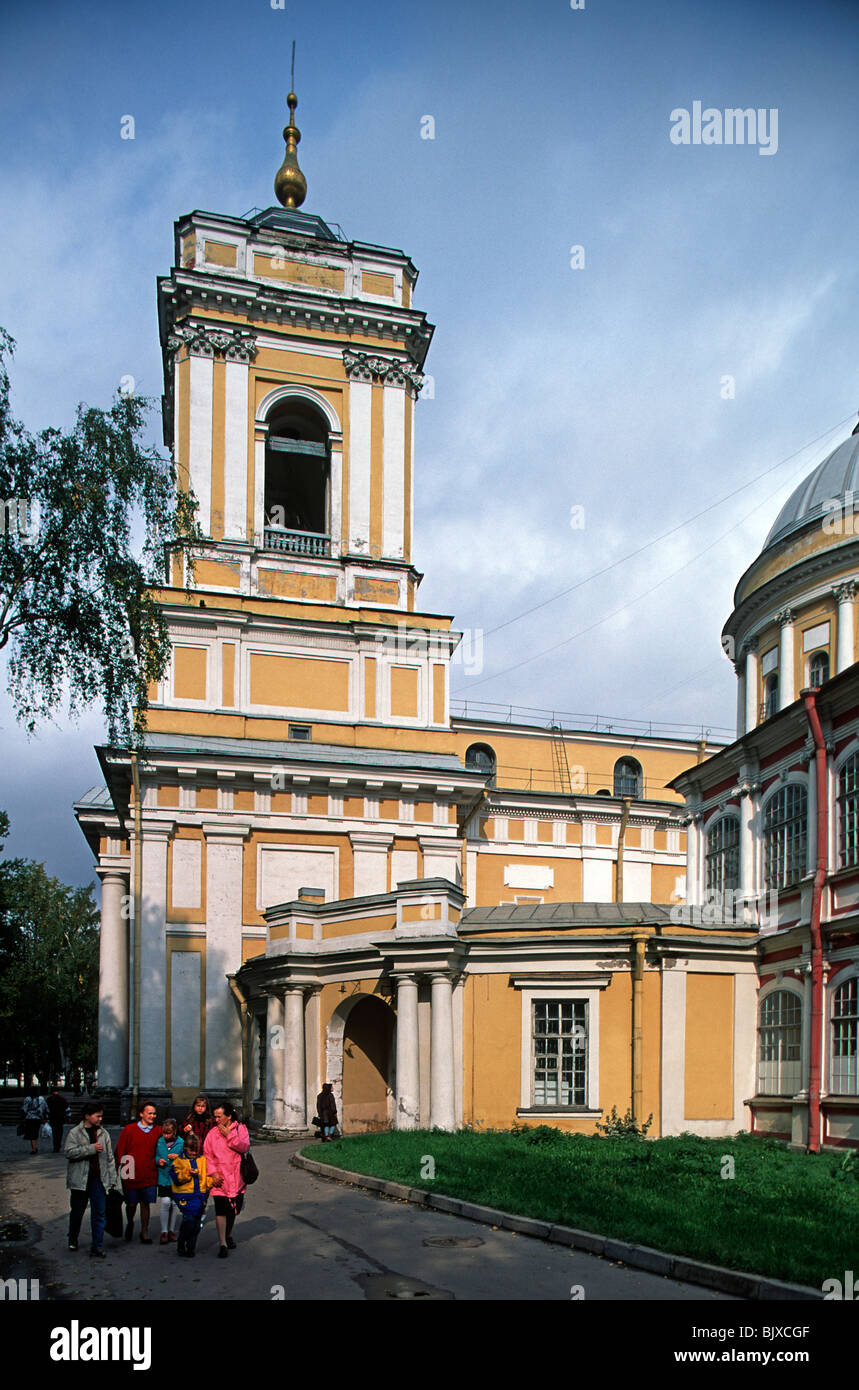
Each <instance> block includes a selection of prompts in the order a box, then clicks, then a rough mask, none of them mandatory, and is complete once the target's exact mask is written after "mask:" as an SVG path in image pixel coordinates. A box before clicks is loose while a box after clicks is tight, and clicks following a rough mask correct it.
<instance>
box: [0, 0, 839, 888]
mask: <svg viewBox="0 0 859 1390" xmlns="http://www.w3.org/2000/svg"><path fill="white" fill-rule="evenodd" d="M293 37H294V38H295V39H296V40H297V44H298V53H297V72H296V82H297V90H298V95H299V107H298V124H299V126H300V128H301V130H302V137H303V138H302V142H301V147H300V157H301V163H302V167H303V169H304V171H305V174H306V176H307V179H308V185H309V192H308V198H307V202H306V204H305V210H306V211H310V212H316V213H319V214H321V215H322V216H323V217H326V218H328V219H330V220H332V221H336V222H339V223H340V224H342V226H343V228H344V231H345V232H346V234H347V236H350V237H353V238H356V239H359V240H363V241H375V242H380V243H383V244H387V245H391V246H399V247H402V248H403V249H405V250H406V251H408V252H409V254H410V255H411V256H412V258H413V260H414V261H415V263H416V265H417V266H418V267H419V269H420V271H421V278H420V280H419V284H418V292H417V297H416V298H417V303H418V304H419V305H420V307H422V308H424V309H425V310H426V311H427V313H428V315H429V317H430V320H431V321H432V322H433V323H435V324H436V325H437V332H436V336H435V340H434V343H433V346H432V349H431V352H430V357H429V359H428V363H427V368H428V370H429V371H430V372H431V373H432V374H433V377H434V381H435V394H434V397H433V398H432V399H424V400H422V402H421V403H420V405H419V408H418V412H417V456H416V468H417V475H416V517H415V520H416V541H417V545H416V550H417V563H418V565H419V567H420V568H421V569H422V570H424V571H425V574H426V578H425V580H424V583H423V586H422V588H421V592H420V601H421V604H422V606H423V608H424V609H427V610H437V611H442V612H448V613H451V614H452V615H453V616H454V618H455V620H456V624H457V626H458V627H460V628H465V629H482V630H485V631H486V632H487V634H488V635H487V636H486V638H485V643H484V653H485V666H484V669H483V671H482V672H480V673H479V674H475V675H466V674H464V673H463V671H462V670H461V669H460V670H459V671H458V672H457V674H456V677H455V680H454V686H455V689H456V693H457V694H458V695H459V696H460V697H461V698H467V699H468V700H469V701H470V702H473V701H487V702H498V703H508V702H509V703H513V704H514V705H520V706H539V707H543V708H546V709H552V708H554V709H557V710H566V711H571V712H582V713H591V714H596V713H600V714H603V715H614V716H617V717H622V718H632V719H635V718H638V719H653V720H657V721H668V722H682V723H689V724H696V723H703V724H704V725H705V726H707V727H711V728H714V727H730V726H731V724H732V722H733V719H734V711H735V678H734V675H733V671H732V669H731V667H730V666H729V664H728V663H727V661H726V660H725V659H724V657H722V655H721V649H720V645H719V634H720V631H721V626H722V623H723V621H724V619H725V618H726V617H727V615H728V613H729V612H730V607H731V597H732V592H733V587H734V585H735V583H736V581H737V579H738V578H739V575H740V574H741V573H742V571H743V570H744V569H745V568H746V566H747V565H748V564H749V563H750V562H751V560H752V559H753V558H754V556H755V555H756V554H757V552H758V550H759V549H760V546H761V544H762V542H763V539H764V537H765V535H766V532H767V530H768V529H769V526H770V525H771V523H772V520H773V518H774V517H775V515H776V513H777V511H778V509H779V507H780V505H781V503H782V502H783V500H784V499H785V497H786V496H787V495H788V493H789V492H790V490H791V488H792V487H793V486H795V484H796V482H797V481H799V479H800V478H801V477H802V476H803V475H804V474H805V473H806V472H808V471H809V470H810V469H811V467H812V466H813V465H814V464H815V463H816V462H817V461H818V460H819V459H820V458H822V457H823V455H824V453H825V452H826V451H827V449H828V448H831V447H833V446H834V445H835V444H836V443H837V442H839V441H840V440H841V439H842V438H844V437H845V436H846V435H847V434H848V433H849V431H850V429H851V428H852V425H853V423H854V419H855V413H856V410H857V408H859V380H857V361H856V348H855V317H856V304H857V294H859V284H857V265H856V230H855V229H856V226H857V221H859V218H857V212H859V209H857V201H859V196H857V192H856V179H855V169H856V164H857V160H856V155H857V149H856V146H857V131H859V120H857V116H859V111H857V106H859V97H857V90H856V82H855V53H856V48H857V40H859V6H857V5H856V4H854V3H852V0H851V2H850V3H847V2H846V0H844V2H841V0H838V2H836V0H815V4H814V5H808V4H806V3H802V4H798V3H789V0H778V2H776V0H772V3H770V2H769V0H726V2H725V3H721V4H719V5H716V4H713V3H698V0H652V3H647V4H644V3H640V0H639V3H632V0H586V4H585V8H584V10H577V11H574V10H572V9H571V7H570V5H569V3H568V0H551V3H549V2H547V0H541V3H538V4H535V5H533V6H531V7H528V6H522V5H521V4H513V3H488V0H469V3H467V4H465V5H463V4H461V3H460V4H454V3H445V0H441V3H433V4H432V5H409V6H404V5H402V4H401V3H396V4H394V3H390V4H387V3H378V2H377V0H369V3H366V4H364V5H362V6H360V7H359V6H356V5H354V3H353V4H345V3H341V0H330V3H327V4H326V5H325V6H320V5H318V4H310V3H304V2H300V3H299V2H296V3H293V2H292V0H287V2H286V6H285V8H284V9H283V10H277V9H273V8H272V5H271V3H270V0H244V3H241V4H239V3H224V0H212V2H211V3H208V4H206V5H205V6H201V5H191V4H158V3H150V4H147V5H145V6H124V5H123V6H118V5H115V4H107V3H105V4H98V3H95V4H81V5H77V6H69V5H67V4H59V3H56V4H54V3H43V4H39V5H38V6H15V7H14V9H12V8H11V7H6V8H5V9H4V10H3V11H0V116H2V122H3V128H4V131H5V138H4V140H3V142H2V153H0V163H1V164H2V175H3V177H2V180H0V216H2V225H3V229H4V236H3V241H4V255H3V257H2V258H0V323H2V324H3V325H4V326H5V327H6V328H8V329H9V331H10V332H11V333H12V335H13V336H14V337H15V338H16V339H17V343H18V348H17V353H16V357H15V360H14V363H13V369H12V380H13V404H14V407H15V409H16V412H17V413H18V414H19V415H20V416H21V417H23V419H24V420H25V422H26V423H27V424H28V425H29V426H30V427H31V428H33V429H36V428H41V427H43V426H44V425H47V424H68V423H69V422H70V421H71V419H72V418H73V414H74V409H75V405H76V403H77V402H78V401H80V400H84V401H87V402H89V403H93V404H101V405H106V404H107V403H108V401H109V399H110V397H111V394H112V392H113V391H114V390H115V389H116V387H117V385H118V383H119V380H120V378H121V377H122V376H124V375H126V374H131V375H133V376H134V377H135V380H136V382H137V387H138V390H140V391H141V392H143V393H144V394H150V395H158V394H159V393H160V390H161V379H160V370H161V369H160V353H159V349H158V338H157V320H156V301H155V279H156V276H157V275H159V274H164V273H166V272H167V271H168V270H169V268H170V264H171V257H172V227H173V222H174V220H175V218H176V217H178V216H179V215H181V214H182V213H184V212H187V211H189V210H191V209H192V208H205V209H210V210H213V211H221V212H227V213H234V214H241V213H243V212H245V211H247V210H248V209H249V208H251V207H253V206H261V207H265V206H268V205H270V204H271V203H272V202H273V201H274V198H273V193H272V180H273V177H274V173H275V170H276V169H277V167H278V165H279V163H280V160H281V157H282V151H283V142H282V139H281V128H282V126H283V124H284V123H285V119H286V106H285V95H286V91H287V90H288V84H289V51H290V43H291V40H292V38H293ZM696 100H700V101H702V102H703V104H704V106H705V107H706V106H711V107H714V108H717V109H719V110H723V109H725V108H728V107H736V106H741V107H750V106H752V107H755V108H763V109H766V110H769V109H771V108H776V109H777V111H778V150H777V152H776V153H775V154H773V155H771V156H765V155H762V154H760V153H759V152H758V149H757V148H755V147H749V146H742V147H741V146H720V145H711V146H704V145H689V146H677V145H675V144H673V143H672V142H671V140H670V139H669V131H670V127H671V121H670V113H671V112H672V110H674V109H676V108H687V109H691V107H692V103H693V102H694V101H696ZM126 115H132V116H133V117H134V121H135V138H134V140H122V139H121V138H120V127H121V120H122V117H123V116H126ZM426 115H432V116H433V117H434V120H435V139H434V140H424V139H421V138H420V131H421V118H422V117H424V116H426ZM572 246H583V247H584V252H585V265H584V267H583V268H581V269H573V268H572V267H571V264H570V262H571V255H570V250H571V247H572ZM728 375H730V376H733V377H734V380H735V397H734V399H727V400H726V399H723V396H722V385H721V383H722V379H723V378H724V377H725V376H728ZM156 437H157V433H156V429H155V426H154V425H153V438H156ZM819 437H820V438H819ZM816 439H819V442H817V443H816V444H813V445H810V441H813V440H816ZM806 445H810V447H806V448H803V446H806ZM788 456H793V457H792V458H790V460H789V461H788V462H786V463H784V464H783V466H782V467H780V468H776V469H775V470H774V471H773V472H771V473H770V474H769V475H768V476H767V477H765V478H762V479H760V480H759V481H757V482H755V481H753V480H754V479H756V478H757V477H758V475H759V474H762V473H763V472H764V471H765V470H767V469H770V468H772V466H773V465H775V464H778V463H779V462H780V460H783V459H787V458H788ZM737 489H743V490H742V491H739V492H736V490H737ZM730 493H736V495H734V496H733V497H731V498H729V500H727V501H725V502H724V503H723V504H722V505H720V506H716V507H713V508H712V509H710V510H708V511H707V512H706V514H705V515H703V516H702V517H700V518H699V520H697V521H696V522H693V523H691V524H689V525H687V526H682V527H681V529H679V530H677V531H675V533H674V534H673V536H672V537H671V538H670V539H668V540H666V541H664V542H662V543H661V544H659V545H656V546H654V547H651V548H649V549H648V550H646V551H644V552H643V553H642V554H641V555H639V556H638V557H637V558H634V559H632V560H630V561H628V562H625V563H622V564H619V565H617V566H616V568H614V569H612V570H611V571H610V572H609V573H608V574H606V575H604V576H602V577H601V578H600V579H598V580H596V581H591V582H589V583H581V581H582V580H585V579H586V578H587V576H589V575H591V574H592V573H594V572H595V571H597V570H600V569H602V568H603V567H604V566H606V565H609V564H611V563H612V562H613V561H616V560H621V559H622V558H623V557H624V556H626V555H627V554H629V552H631V551H633V550H635V549H637V548H638V547H640V546H641V545H642V544H643V543H644V542H645V541H648V540H650V539H651V538H653V537H656V536H658V535H660V534H661V533H662V532H664V531H666V530H668V529H669V528H672V527H675V526H677V525H678V524H679V523H682V522H684V521H685V520H686V519H687V518H689V517H691V516H693V515H694V514H696V513H698V512H700V511H701V510H702V509H703V508H707V507H710V504H712V503H715V502H718V501H719V499H721V498H724V497H726V496H727V495H728V494H730ZM575 506H579V507H583V508H584V527H583V528H582V529H573V528H572V527H571V526H570V518H571V508H572V507H575ZM573 585H579V587H577V588H575V589H574V590H573V591H572V592H571V593H569V594H567V595H566V596H565V597H563V598H560V599H558V600H556V601H554V602H552V603H548V604H545V606H543V607H541V608H539V609H538V610H537V611H536V612H535V613H533V614H532V615H531V616H530V617H529V618H526V619H523V620H521V621H518V622H514V623H511V624H509V625H508V626H506V627H504V628H503V629H502V630H500V631H498V632H496V633H492V632H491V629H493V628H495V627H497V626H498V625H499V624H502V623H506V622H507V620H508V619H510V618H512V617H515V616H516V615H518V614H520V613H523V612H525V611H526V610H528V609H531V608H533V607H535V605H539V604H543V603H544V601H545V600H546V599H549V598H550V597H551V596H553V595H554V594H557V593H559V592H560V591H562V590H565V589H569V588H570V587H571V586H573ZM580 633H581V634H582V635H581V636H577V635H576V634H580ZM562 642H563V643H564V645H563V646H560V647H558V649H557V650H556V651H555V652H553V653H551V654H550V655H548V656H542V657H539V656H538V657H537V659H535V660H532V661H528V660H526V658H529V657H530V656H532V655H533V654H537V653H540V652H542V651H543V650H545V649H547V648H550V647H552V646H554V645H555V644H557V643H562ZM511 668H512V669H511ZM0 729H2V736H3V740H4V754H5V756H4V770H5V776H4V779H3V782H2V785H0V805H4V806H6V807H7V809H8V810H9V811H10V814H11V816H12V821H13V836H12V843H11V847H12V849H13V851H14V852H17V853H23V854H29V855H32V856H33V857H36V858H39V859H44V860H45V861H46V863H47V865H48V868H49V869H50V870H51V871H52V872H54V873H57V874H58V875H60V876H61V877H64V878H66V879H68V880H69V881H72V882H84V881H89V879H90V878H91V876H92V870H91V862H90V855H89V851H88V849H87V846H86V844H85V841H84V840H83V837H82V836H81V835H80V833H79V831H78V830H77V828H76V827H75V825H74V823H73V820H72V817H71V811H70V807H71V803H72V802H73V801H74V799H75V797H76V796H77V795H79V794H80V793H81V792H83V791H84V790H85V789H86V788H88V787H89V786H91V785H93V784H94V783H95V782H96V781H98V778H99V773H98V765H97V763H96V760H95V756H94V754H93V752H92V745H93V743H94V742H96V741H98V740H99V739H100V737H101V719H100V714H99V712H98V711H96V710H93V711H92V712H91V713H90V714H89V715H88V716H86V717H85V718H83V719H82V720H81V721H80V723H79V724H78V725H77V726H71V727H67V726H66V725H65V724H64V723H63V722H62V721H60V722H59V723H58V725H57V726H55V727H46V728H44V729H43V730H41V731H40V734H39V735H38V737H37V738H36V739H33V740H29V741H28V740H27V739H26V737H25V736H24V734H23V733H22V732H21V731H20V730H19V728H18V727H17V726H16V724H15V720H14V715H13V713H12V711H11V709H10V707H9V704H8V701H7V700H5V698H4V699H3V700H2V701H0Z"/></svg>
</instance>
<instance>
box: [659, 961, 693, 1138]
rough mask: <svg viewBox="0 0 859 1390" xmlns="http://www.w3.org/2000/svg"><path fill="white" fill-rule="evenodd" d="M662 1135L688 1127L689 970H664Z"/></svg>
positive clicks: (678, 967) (679, 1132) (678, 1132)
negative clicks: (687, 1031) (687, 1013)
mask: <svg viewBox="0 0 859 1390" xmlns="http://www.w3.org/2000/svg"><path fill="white" fill-rule="evenodd" d="M661 1089H662V1096H661V1107H660V1108H661V1114H662V1121H661V1125H662V1130H661V1132H662V1134H663V1135H667V1134H681V1133H682V1132H683V1130H684V1129H687V1128H688V1125H687V1124H686V1119H685V1114H684V1111H685V1108H686V1106H685V1097H686V971H685V970H683V969H681V968H680V966H679V964H678V965H675V967H674V968H673V969H670V970H667V969H665V968H664V966H663V970H662V1088H661Z"/></svg>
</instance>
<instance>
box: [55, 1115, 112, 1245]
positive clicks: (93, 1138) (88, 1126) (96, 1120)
mask: <svg viewBox="0 0 859 1390" xmlns="http://www.w3.org/2000/svg"><path fill="white" fill-rule="evenodd" d="M103 1113H104V1109H103V1107H102V1106H101V1105H99V1104H98V1103H97V1102H96V1101H89V1102H88V1103H87V1104H86V1105H85V1106H84V1109H83V1120H82V1121H81V1123H80V1124H79V1125H75V1127H74V1129H70V1130H69V1134H68V1138H67V1139H66V1147H65V1155H66V1158H67V1159H68V1161H69V1169H68V1172H67V1174H66V1186H67V1187H68V1189H69V1193H70V1199H71V1210H70V1212H69V1249H70V1250H77V1248H78V1236H79V1235H80V1229H81V1223H82V1221H83V1219H84V1212H85V1211H86V1208H87V1202H89V1208H90V1226H91V1229H92V1246H91V1247H90V1254H91V1255H95V1256H96V1257H97V1258H98V1259H103V1258H104V1251H103V1250H102V1248H101V1242H102V1239H103V1238H104V1217H105V1205H106V1201H107V1193H108V1191H109V1190H110V1188H112V1187H116V1164H115V1163H114V1160H113V1149H112V1148H111V1143H110V1135H109V1134H108V1132H107V1130H106V1129H102V1127H101V1120H102V1115H103Z"/></svg>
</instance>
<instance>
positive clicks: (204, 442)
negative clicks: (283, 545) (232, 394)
mask: <svg viewBox="0 0 859 1390" xmlns="http://www.w3.org/2000/svg"><path fill="white" fill-rule="evenodd" d="M188 362H189V368H190V388H189V390H190V397H191V436H190V445H189V457H188V482H189V484H190V486H191V489H192V491H193V493H194V495H195V496H196V498H197V501H198V503H199V508H200V509H199V511H198V513H197V516H198V519H199V522H200V528H201V530H202V532H203V535H204V536H210V535H211V534H212V380H213V369H214V363H213V361H212V358H211V357H198V356H192V357H190V358H189V359H188Z"/></svg>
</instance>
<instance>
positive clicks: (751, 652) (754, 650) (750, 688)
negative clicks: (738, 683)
mask: <svg viewBox="0 0 859 1390" xmlns="http://www.w3.org/2000/svg"><path fill="white" fill-rule="evenodd" d="M744 651H745V657H746V728H745V732H746V733H749V732H750V731H751V730H752V729H756V728H757V726H758V643H757V638H755V637H753V638H752V639H751V640H750V641H748V642H746V644H745V648H744Z"/></svg>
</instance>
